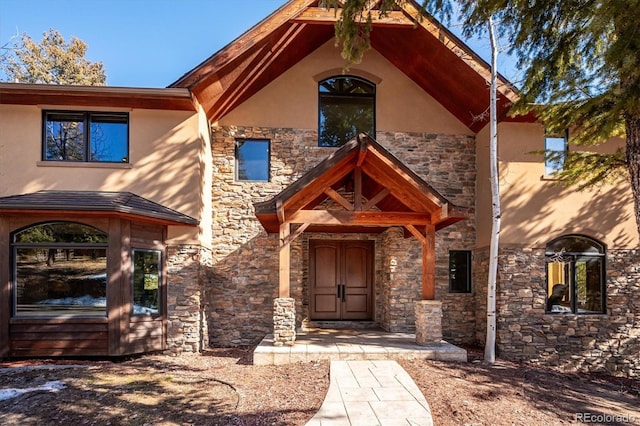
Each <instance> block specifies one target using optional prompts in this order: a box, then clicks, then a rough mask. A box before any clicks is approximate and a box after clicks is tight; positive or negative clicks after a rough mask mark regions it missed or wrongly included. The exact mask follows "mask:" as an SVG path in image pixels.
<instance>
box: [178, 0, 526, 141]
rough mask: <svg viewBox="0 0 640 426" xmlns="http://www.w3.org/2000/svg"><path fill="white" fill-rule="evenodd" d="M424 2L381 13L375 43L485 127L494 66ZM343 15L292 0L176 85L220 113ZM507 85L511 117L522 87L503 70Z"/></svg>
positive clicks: (449, 105) (324, 37) (464, 118)
mask: <svg viewBox="0 0 640 426" xmlns="http://www.w3.org/2000/svg"><path fill="white" fill-rule="evenodd" d="M419 10H420V6H419V5H418V4H417V3H416V2H415V1H413V0H408V1H405V2H401V3H400V5H399V6H397V8H396V10H395V11H392V12H390V13H389V14H388V15H387V16H385V17H378V16H377V15H376V14H375V13H374V17H375V19H374V22H373V24H374V30H373V31H372V32H371V46H372V47H373V48H374V49H375V50H377V51H378V52H379V53H380V54H381V55H382V56H384V57H385V58H386V59H387V60H389V62H391V63H392V64H393V65H394V66H396V67H397V68H398V69H399V70H400V71H402V72H403V73H405V74H406V75H407V76H408V77H409V78H411V79H412V80H413V81H414V82H415V83H416V84H417V85H418V86H420V87H421V88H422V89H423V90H425V92H427V93H429V94H430V95H431V96H432V97H433V98H435V99H436V100H437V101H438V102H439V103H440V104H441V105H443V106H444V107H445V108H446V109H447V110H448V111H449V112H451V113H452V114H453V115H454V116H455V117H457V118H458V119H459V120H460V121H461V122H462V123H464V124H465V125H466V126H467V127H468V128H469V129H470V130H472V131H474V132H477V131H479V130H480V129H481V128H482V127H484V126H485V124H486V119H485V120H482V119H478V117H483V116H485V115H486V114H483V113H485V112H486V111H487V110H488V106H489V93H488V90H487V82H489V81H490V67H489V65H488V64H487V63H486V62H485V61H484V60H482V59H481V58H480V57H479V56H478V55H477V54H475V53H474V52H473V51H472V50H471V49H470V48H469V47H468V46H466V45H465V44H464V43H463V42H462V41H461V40H460V39H458V38H457V37H456V36H455V35H453V34H452V33H451V32H450V31H448V30H447V29H445V28H444V27H443V26H442V24H440V23H439V22H438V21H437V20H436V19H435V18H433V17H431V16H425V17H424V18H423V19H419V20H418V21H417V22H416V20H415V17H417V16H419V13H420V12H419ZM336 17H337V14H336V11H335V10H327V9H324V8H321V7H319V6H318V0H290V1H288V2H287V3H286V4H285V5H283V6H282V7H281V8H279V9H278V10H276V11H275V12H273V13H272V14H271V15H269V16H268V17H267V18H265V19H264V20H263V21H261V22H260V23H258V24H257V25H255V26H254V27H253V28H251V29H250V30H248V31H247V32H245V33H244V34H243V35H241V36H240V37H238V38H237V39H236V40H234V41H233V42H231V43H230V44H228V45H227V46H225V47H224V48H222V49H221V50H220V51H218V52H217V53H215V54H214V55H212V56H211V57H209V58H208V59H206V60H205V61H204V62H202V63H201V64H200V65H198V66H196V67H195V68H194V69H192V70H191V71H189V72H187V73H186V74H185V75H183V76H182V77H181V78H180V79H179V80H177V81H176V82H174V83H172V84H171V85H170V87H185V88H189V89H191V91H192V92H193V93H194V94H195V96H196V97H197V98H198V100H199V102H200V103H201V104H202V105H203V106H204V109H205V111H206V113H207V116H208V117H209V119H210V120H211V121H216V120H218V119H219V118H221V117H223V116H224V115H225V114H226V113H227V112H229V111H231V110H232V109H233V108H235V107H237V106H238V105H240V104H241V103H242V102H244V101H245V100H247V99H248V98H249V97H251V96H252V95H253V94H255V93H256V92H258V91H259V90H261V89H262V88H263V87H265V86H266V85H267V84H269V83H270V82H271V81H273V80H274V79H275V78H277V77H278V76H280V75H281V74H282V73H284V72H285V71H287V70H288V69H289V68H291V67H292V66H294V65H295V64H296V63H297V62H299V61H300V60H302V59H303V58H304V57H306V56H307V55H309V54H310V53H311V52H313V51H314V50H315V49H317V48H319V47H320V46H322V45H323V44H324V43H326V42H327V41H329V40H331V39H332V38H333V37H334V35H335V32H334V27H333V24H334V23H335V21H336V19H337V18H336ZM365 54H366V53H365ZM499 92H500V96H499V99H498V111H499V114H500V116H502V117H504V116H505V115H506V112H507V111H508V109H509V108H510V107H511V105H512V103H513V102H514V101H515V100H516V99H517V94H516V92H515V89H514V88H513V86H512V85H511V84H510V83H509V82H508V81H507V80H506V79H504V78H503V77H500V78H499Z"/></svg>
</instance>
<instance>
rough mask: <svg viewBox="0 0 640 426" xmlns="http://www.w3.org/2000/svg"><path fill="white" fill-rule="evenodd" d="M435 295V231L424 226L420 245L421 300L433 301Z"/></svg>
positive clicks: (430, 227) (432, 227)
mask: <svg viewBox="0 0 640 426" xmlns="http://www.w3.org/2000/svg"><path fill="white" fill-rule="evenodd" d="M435 295H436V229H435V226H434V225H427V226H425V239H424V242H423V243H422V300H433V299H435Z"/></svg>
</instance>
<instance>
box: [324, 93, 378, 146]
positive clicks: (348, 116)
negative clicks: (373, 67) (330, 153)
mask: <svg viewBox="0 0 640 426" xmlns="http://www.w3.org/2000/svg"><path fill="white" fill-rule="evenodd" d="M361 132H366V133H368V134H370V135H374V134H375V132H374V129H373V99H367V98H326V99H323V102H321V104H320V146H335V147H338V146H342V145H344V144H345V143H346V142H348V141H349V140H351V139H353V138H354V137H356V135H357V134H358V133H361Z"/></svg>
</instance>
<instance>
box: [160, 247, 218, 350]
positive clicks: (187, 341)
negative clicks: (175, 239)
mask: <svg viewBox="0 0 640 426" xmlns="http://www.w3.org/2000/svg"><path fill="white" fill-rule="evenodd" d="M210 254H211V253H210V251H208V250H207V249H205V248H203V247H200V246H195V245H179V246H170V247H168V248H167V263H166V264H167V351H168V352H169V353H172V354H179V353H182V352H199V351H201V350H202V349H203V348H205V347H207V346H208V344H209V336H208V328H207V319H206V314H205V312H206V297H205V293H204V291H205V286H204V283H205V282H206V281H208V277H207V274H208V270H209V268H210V265H211V260H210V258H211V256H210Z"/></svg>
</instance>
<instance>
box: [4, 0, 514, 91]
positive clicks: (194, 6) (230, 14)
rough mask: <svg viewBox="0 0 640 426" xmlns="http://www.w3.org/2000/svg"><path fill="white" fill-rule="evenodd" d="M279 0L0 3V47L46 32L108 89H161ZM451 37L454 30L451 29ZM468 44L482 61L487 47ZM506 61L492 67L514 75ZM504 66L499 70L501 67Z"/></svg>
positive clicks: (38, 37) (16, 0)
mask: <svg viewBox="0 0 640 426" xmlns="http://www.w3.org/2000/svg"><path fill="white" fill-rule="evenodd" d="M284 3H285V0H0V44H5V43H7V42H8V41H10V39H11V38H12V37H14V36H15V35H16V34H20V33H27V34H29V35H30V36H31V37H32V38H33V39H35V40H37V41H39V40H41V39H42V33H43V32H45V31H47V30H48V29H49V28H54V29H56V30H58V31H60V32H61V33H62V35H63V37H64V38H65V40H69V39H70V38H71V37H77V38H79V39H81V40H83V41H84V42H86V43H87V45H88V46H89V48H88V51H87V55H86V57H87V59H89V60H92V61H102V62H103V64H104V66H105V70H106V73H107V84H109V85H110V86H131V87H165V86H167V85H169V84H171V83H172V82H174V81H175V80H177V79H178V78H179V77H181V76H182V75H183V74H184V73H186V72H187V71H189V70H190V69H192V68H193V67H195V66H196V65H198V64H199V63H200V62H202V61H204V60H205V59H207V58H208V57H209V56H211V55H212V54H213V53H215V52H216V51H217V50H219V49H220V48H222V47H224V46H225V45H226V44H227V43H229V42H231V41H232V40H234V39H235V38H236V37H238V36H239V35H240V34H242V33H243V32H244V31H246V30H248V29H249V28H251V27H252V26H253V25H255V24H257V23H258V22H260V21H261V20H262V19H263V18H265V17H266V16H268V15H269V14H270V13H271V12H273V11H274V10H276V9H277V8H278V7H280V6H281V5H282V4H284ZM451 29H452V30H453V31H454V32H457V31H456V30H457V29H456V28H451ZM468 43H469V45H470V46H471V47H472V48H473V49H475V50H476V51H477V52H478V53H479V54H480V55H481V56H482V57H483V58H484V59H485V60H488V59H489V58H488V43H487V42H486V41H482V40H480V41H478V40H470V41H468ZM508 65H509V62H508V61H507V58H506V57H505V58H503V60H502V61H501V62H500V63H499V64H498V69H499V70H500V71H501V72H503V73H504V74H505V75H506V76H507V77H508V78H512V79H513V78H514V76H513V75H512V74H514V73H513V71H512V70H510V69H509V68H508ZM503 68H505V69H503Z"/></svg>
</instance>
